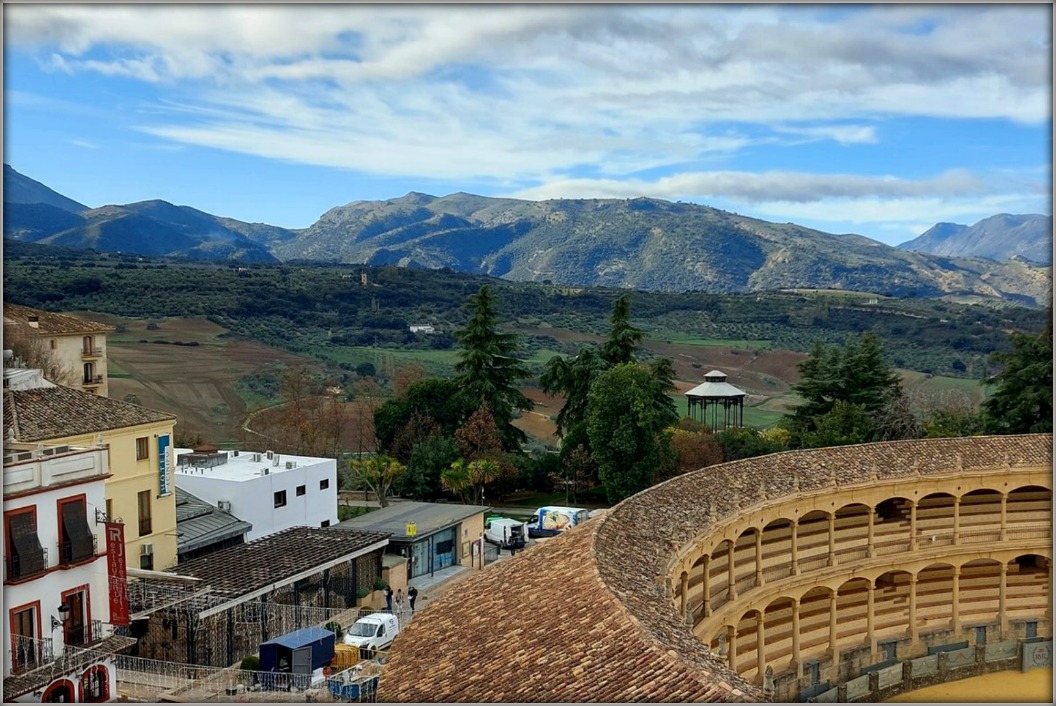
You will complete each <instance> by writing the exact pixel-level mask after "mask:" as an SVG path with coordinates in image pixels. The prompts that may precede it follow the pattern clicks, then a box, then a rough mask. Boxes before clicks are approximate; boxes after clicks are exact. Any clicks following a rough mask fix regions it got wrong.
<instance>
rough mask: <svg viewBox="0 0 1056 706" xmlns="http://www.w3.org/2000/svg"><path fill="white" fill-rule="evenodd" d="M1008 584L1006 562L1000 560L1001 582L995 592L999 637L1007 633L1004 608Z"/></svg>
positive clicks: (1006, 616)
mask: <svg viewBox="0 0 1056 706" xmlns="http://www.w3.org/2000/svg"><path fill="white" fill-rule="evenodd" d="M1007 584H1008V564H1006V563H1004V562H1001V583H1000V585H999V586H998V594H997V601H998V602H997V617H998V620H999V621H1000V623H1001V639H1002V640H1004V639H1005V636H1006V635H1008V614H1007V611H1006V610H1005V608H1006V600H1005V599H1006V593H1007Z"/></svg>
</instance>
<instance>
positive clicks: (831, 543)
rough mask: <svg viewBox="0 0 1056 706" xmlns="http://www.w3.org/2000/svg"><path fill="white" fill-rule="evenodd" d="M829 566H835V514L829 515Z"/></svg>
mask: <svg viewBox="0 0 1056 706" xmlns="http://www.w3.org/2000/svg"><path fill="white" fill-rule="evenodd" d="M828 565H829V566H835V565H836V513H835V512H831V513H829V560H828Z"/></svg>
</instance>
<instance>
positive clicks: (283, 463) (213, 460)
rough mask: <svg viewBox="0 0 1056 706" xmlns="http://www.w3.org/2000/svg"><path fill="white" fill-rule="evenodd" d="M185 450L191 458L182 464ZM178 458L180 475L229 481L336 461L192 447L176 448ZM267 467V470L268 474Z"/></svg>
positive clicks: (334, 462) (251, 478)
mask: <svg viewBox="0 0 1056 706" xmlns="http://www.w3.org/2000/svg"><path fill="white" fill-rule="evenodd" d="M185 454H188V455H190V456H191V458H190V459H185V461H184V463H185V465H181V463H180V456H183V455H185ZM235 454H237V456H236V455H235ZM224 456H226V458H227V460H226V462H225V461H223V457H224ZM175 458H176V469H175V472H176V475H177V476H179V475H187V476H203V477H208V478H218V479H220V480H227V481H248V480H253V479H254V478H259V477H261V476H263V475H267V474H275V475H278V474H282V473H287V472H289V471H294V470H296V469H304V468H306V467H310V466H319V465H324V464H327V463H332V464H335V465H336V463H337V462H336V461H335V460H334V459H332V458H317V457H314V456H294V455H292V454H283V453H272V458H270V459H269V458H268V457H267V454H266V453H264V452H259V453H258V452H254V451H216V452H208V453H195V452H194V450H193V449H175ZM254 459H259V460H254ZM276 461H277V462H276ZM265 471H267V474H266V473H265Z"/></svg>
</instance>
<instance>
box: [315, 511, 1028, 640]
mask: <svg viewBox="0 0 1056 706" xmlns="http://www.w3.org/2000/svg"><path fill="white" fill-rule="evenodd" d="M319 526H320V527H329V526H330V520H323V521H322V522H320V523H319ZM1034 627H1037V623H1035V624H1034ZM1028 637H1029V636H1028Z"/></svg>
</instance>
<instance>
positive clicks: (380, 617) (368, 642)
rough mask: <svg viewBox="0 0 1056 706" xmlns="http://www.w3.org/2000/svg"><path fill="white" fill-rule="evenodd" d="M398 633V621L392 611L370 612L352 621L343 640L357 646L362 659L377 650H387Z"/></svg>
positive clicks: (370, 656) (371, 655)
mask: <svg viewBox="0 0 1056 706" xmlns="http://www.w3.org/2000/svg"><path fill="white" fill-rule="evenodd" d="M399 634H400V621H399V620H397V619H396V616H395V615H393V614H392V613H371V614H370V615H364V616H363V617H362V618H360V619H359V620H357V621H356V622H354V623H352V624H351V625H350V626H349V627H348V630H346V631H345V639H344V642H345V644H346V645H352V646H353V647H358V648H359V655H360V657H361V658H362V659H371V658H372V657H373V656H374V654H375V653H376V652H377V651H378V650H387V649H389V646H390V645H392V641H393V640H395V639H396V636H397V635H399Z"/></svg>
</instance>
